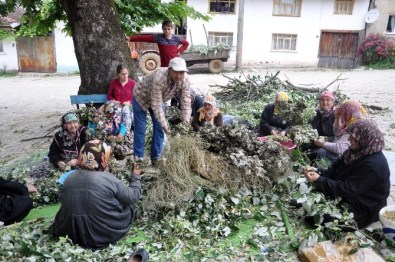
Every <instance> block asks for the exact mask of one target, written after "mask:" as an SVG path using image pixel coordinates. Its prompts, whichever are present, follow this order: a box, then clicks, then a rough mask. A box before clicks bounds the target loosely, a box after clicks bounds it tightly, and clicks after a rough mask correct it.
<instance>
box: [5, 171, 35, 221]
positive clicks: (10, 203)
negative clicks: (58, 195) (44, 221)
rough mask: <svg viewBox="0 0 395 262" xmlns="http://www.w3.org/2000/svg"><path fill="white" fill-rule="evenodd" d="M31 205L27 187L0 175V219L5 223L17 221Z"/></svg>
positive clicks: (31, 201) (27, 211) (25, 214)
mask: <svg viewBox="0 0 395 262" xmlns="http://www.w3.org/2000/svg"><path fill="white" fill-rule="evenodd" d="M32 207H33V200H32V199H31V198H30V197H29V193H28V189H27V187H25V186H24V185H23V184H20V183H18V182H14V181H9V180H5V179H3V178H1V177H0V221H2V222H4V224H5V225H9V224H12V223H15V222H19V221H21V220H22V219H23V218H24V217H25V216H27V214H28V213H29V211H30V210H31V209H32Z"/></svg>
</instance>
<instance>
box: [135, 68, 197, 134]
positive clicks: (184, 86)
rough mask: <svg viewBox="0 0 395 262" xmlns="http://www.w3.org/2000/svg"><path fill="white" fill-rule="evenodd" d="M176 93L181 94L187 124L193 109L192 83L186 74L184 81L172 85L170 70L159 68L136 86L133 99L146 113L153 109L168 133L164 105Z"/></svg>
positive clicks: (183, 114) (183, 113)
mask: <svg viewBox="0 0 395 262" xmlns="http://www.w3.org/2000/svg"><path fill="white" fill-rule="evenodd" d="M176 93H180V94H181V101H180V102H181V113H182V118H183V120H184V121H185V122H189V121H190V118H191V111H192V109H191V96H190V83H189V79H188V75H187V73H185V77H184V80H183V81H181V82H179V83H172V82H171V79H170V75H169V73H168V68H164V67H163V68H159V69H157V70H156V71H154V72H152V73H151V74H150V75H148V76H146V77H145V78H144V79H143V80H142V81H141V82H139V83H138V84H137V85H136V87H135V88H134V90H133V97H134V98H135V99H136V101H137V103H139V105H140V106H141V107H142V109H143V110H144V111H147V110H148V109H149V108H152V110H153V111H154V115H155V118H156V119H157V120H158V122H159V123H160V125H161V127H162V128H163V130H164V131H165V132H166V133H168V132H169V126H168V124H167V121H166V119H165V113H164V111H163V109H162V104H163V103H165V102H166V101H168V100H170V99H171V98H173V97H174V95H175V94H176Z"/></svg>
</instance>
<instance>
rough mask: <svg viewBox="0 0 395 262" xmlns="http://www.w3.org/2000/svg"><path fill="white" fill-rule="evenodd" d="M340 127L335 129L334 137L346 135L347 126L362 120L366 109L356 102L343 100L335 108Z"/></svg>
mask: <svg viewBox="0 0 395 262" xmlns="http://www.w3.org/2000/svg"><path fill="white" fill-rule="evenodd" d="M336 114H337V115H338V117H339V118H340V125H341V126H339V127H338V129H337V131H336V132H335V133H336V136H342V135H343V134H344V133H346V129H347V127H348V126H349V125H351V124H352V123H354V122H355V121H357V120H360V119H364V118H365V117H366V115H367V112H366V109H365V108H364V107H363V106H362V105H361V103H359V102H358V101H356V100H345V101H343V103H341V104H340V106H339V107H338V108H337V113H336Z"/></svg>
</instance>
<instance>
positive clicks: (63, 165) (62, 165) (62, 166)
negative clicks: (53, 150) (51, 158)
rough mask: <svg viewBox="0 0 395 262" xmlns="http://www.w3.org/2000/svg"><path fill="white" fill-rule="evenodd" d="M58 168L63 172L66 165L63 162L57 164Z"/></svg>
mask: <svg viewBox="0 0 395 262" xmlns="http://www.w3.org/2000/svg"><path fill="white" fill-rule="evenodd" d="M58 167H59V169H60V170H64V169H65V168H66V163H65V162H63V161H59V162H58Z"/></svg>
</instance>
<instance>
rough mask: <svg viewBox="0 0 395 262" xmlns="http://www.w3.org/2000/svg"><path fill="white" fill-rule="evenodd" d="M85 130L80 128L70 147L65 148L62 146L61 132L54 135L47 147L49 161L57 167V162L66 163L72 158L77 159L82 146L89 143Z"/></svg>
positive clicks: (82, 127)
mask: <svg viewBox="0 0 395 262" xmlns="http://www.w3.org/2000/svg"><path fill="white" fill-rule="evenodd" d="M87 130H88V129H87V128H86V127H84V126H80V127H79V128H78V130H77V135H76V136H75V140H74V141H73V143H72V144H71V145H68V146H65V145H64V144H63V138H62V135H61V134H62V131H59V132H57V133H56V134H55V137H54V139H53V140H52V144H51V146H50V147H49V153H48V158H49V161H50V162H51V163H52V164H53V165H54V166H55V167H58V165H57V164H58V162H59V161H64V162H66V163H67V162H68V161H70V160H71V159H73V158H77V157H78V155H79V152H80V150H81V148H82V146H83V145H84V144H85V143H86V142H88V141H89V138H88V133H87Z"/></svg>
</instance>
